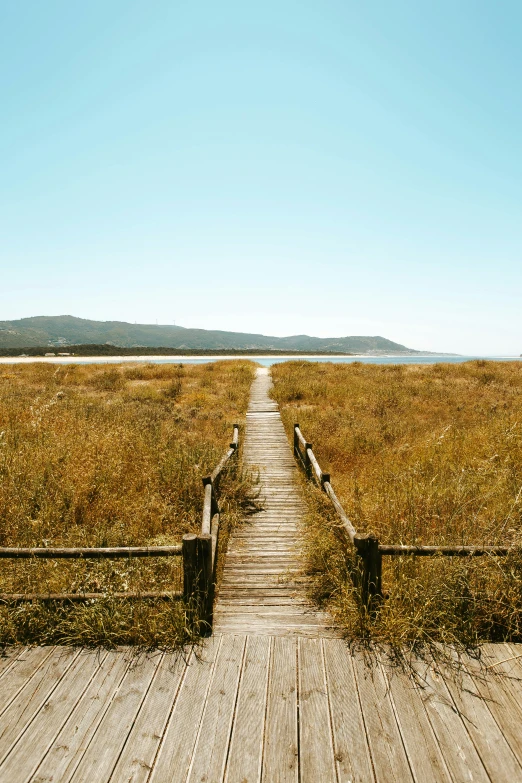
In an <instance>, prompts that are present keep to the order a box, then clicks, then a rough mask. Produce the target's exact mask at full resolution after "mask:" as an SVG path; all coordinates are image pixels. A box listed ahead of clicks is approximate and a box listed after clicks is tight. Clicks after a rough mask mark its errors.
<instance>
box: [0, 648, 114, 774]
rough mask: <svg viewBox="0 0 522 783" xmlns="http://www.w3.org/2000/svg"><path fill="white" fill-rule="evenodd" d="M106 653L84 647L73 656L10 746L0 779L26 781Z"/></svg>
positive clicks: (0, 771)
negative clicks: (23, 729)
mask: <svg viewBox="0 0 522 783" xmlns="http://www.w3.org/2000/svg"><path fill="white" fill-rule="evenodd" d="M106 655H107V653H106V652H105V651H104V650H102V651H95V650H83V651H82V652H81V653H80V655H78V656H77V657H76V659H75V660H74V661H73V663H72V665H71V666H70V667H69V669H68V670H67V671H66V672H65V674H64V675H63V677H62V678H61V680H60V681H59V682H58V685H57V687H56V688H55V689H54V691H53V692H52V693H51V694H50V696H49V697H48V698H47V699H46V700H45V702H44V703H43V705H42V706H41V708H40V710H39V711H38V713H37V714H36V716H35V718H34V719H33V720H32V722H31V723H30V725H29V726H28V727H27V728H26V730H25V731H24V733H23V734H22V736H21V738H20V739H19V740H18V742H17V743H16V745H14V746H12V747H11V752H10V753H9V755H8V756H7V758H6V759H5V760H4V762H3V763H2V764H1V765H0V780H15V779H20V780H26V779H29V778H30V777H31V775H33V774H34V772H35V771H36V768H37V767H38V764H39V761H40V759H42V758H43V757H44V756H45V755H46V753H47V751H48V750H49V748H50V746H51V744H52V743H53V741H54V740H55V738H56V736H57V735H58V734H59V733H60V730H61V728H62V726H63V725H64V723H65V722H66V720H67V718H68V717H69V715H70V714H71V712H72V711H73V709H74V707H75V706H76V704H77V703H78V701H79V700H80V699H81V698H82V696H83V694H84V692H85V690H86V689H87V687H88V686H89V683H90V682H91V679H92V678H93V676H94V675H95V674H96V672H97V671H98V669H99V668H100V665H101V663H102V662H103V660H104V658H105V656H106Z"/></svg>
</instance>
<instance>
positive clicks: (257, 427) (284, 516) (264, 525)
mask: <svg viewBox="0 0 522 783" xmlns="http://www.w3.org/2000/svg"><path fill="white" fill-rule="evenodd" d="M271 385H272V379H271V377H270V374H269V371H268V368H266V367H264V368H262V369H258V370H257V375H256V379H255V381H254V383H253V385H252V390H251V394H250V404H249V407H248V412H247V426H246V434H245V442H244V450H243V461H244V464H245V465H246V466H248V467H253V468H257V469H258V470H259V478H260V497H259V500H260V502H261V503H262V507H263V508H262V511H259V512H258V513H257V514H254V515H253V516H252V517H250V518H249V519H248V521H246V522H245V524H244V525H243V527H241V529H240V530H238V531H236V532H235V533H234V535H233V537H232V538H231V540H230V542H229V545H228V551H227V557H226V561H225V567H224V572H223V579H222V582H221V587H220V590H219V596H218V601H217V604H216V608H215V611H214V631H215V633H248V634H269V635H273V636H309V637H313V638H317V637H319V636H321V637H329V636H337V635H338V634H336V633H335V631H334V629H333V628H332V623H331V620H330V619H329V618H328V616H327V615H326V614H324V612H318V611H317V610H315V609H314V608H313V607H312V606H311V605H310V603H309V601H308V600H307V597H306V579H305V578H304V577H303V575H302V570H303V564H302V557H301V552H300V547H299V542H300V539H301V533H302V529H301V528H302V525H303V523H304V516H305V514H306V505H305V502H304V498H303V496H302V490H301V487H300V485H299V482H298V477H297V470H298V469H297V465H296V462H295V460H294V457H293V454H292V450H291V448H290V445H289V443H288V438H287V436H286V433H285V430H284V428H283V423H282V421H281V416H280V414H279V408H278V406H277V403H276V402H274V400H272V399H271V398H270V396H269V391H270V387H271Z"/></svg>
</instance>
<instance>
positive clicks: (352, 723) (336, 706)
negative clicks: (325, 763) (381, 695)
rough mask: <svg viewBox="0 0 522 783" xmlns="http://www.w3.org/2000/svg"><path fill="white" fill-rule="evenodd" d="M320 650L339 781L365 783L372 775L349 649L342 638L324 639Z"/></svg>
mask: <svg viewBox="0 0 522 783" xmlns="http://www.w3.org/2000/svg"><path fill="white" fill-rule="evenodd" d="M323 650H324V658H325V666H326V682H327V687H328V693H329V698H330V709H331V715H332V729H333V742H334V758H335V763H336V766H337V776H338V780H339V783H368V781H372V780H374V777H373V770H372V765H371V758H370V752H369V749H368V741H367V739H366V732H365V728H364V723H363V719H362V713H361V707H360V704H359V696H358V693H357V687H356V684H355V679H354V674H353V668H352V663H351V653H350V651H349V649H348V646H347V644H346V642H345V641H344V640H342V639H331V640H330V639H328V640H325V641H324V642H323Z"/></svg>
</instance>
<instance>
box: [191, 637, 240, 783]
mask: <svg viewBox="0 0 522 783" xmlns="http://www.w3.org/2000/svg"><path fill="white" fill-rule="evenodd" d="M245 644H246V638H245V637H244V636H225V637H223V639H222V642H221V646H220V648H219V652H218V655H217V659H216V666H215V669H214V672H213V677H212V682H211V685H210V689H209V692H208V696H207V700H206V704H205V710H204V713H203V718H202V721H201V726H200V729H199V733H198V738H197V742H196V747H195V750H194V755H193V758H192V765H191V769H190V773H189V776H188V780H189V781H190V782H191V783H199V781H207V780H208V781H210V780H223V775H224V771H225V764H226V759H227V753H228V748H229V742H230V734H231V731H232V726H233V721H234V711H235V706H236V699H237V692H238V687H239V677H240V674H241V670H242V666H243V655H244V651H245Z"/></svg>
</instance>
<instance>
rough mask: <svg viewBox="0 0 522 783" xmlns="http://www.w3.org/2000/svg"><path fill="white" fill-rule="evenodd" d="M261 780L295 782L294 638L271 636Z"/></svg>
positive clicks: (295, 699)
mask: <svg viewBox="0 0 522 783" xmlns="http://www.w3.org/2000/svg"><path fill="white" fill-rule="evenodd" d="M263 780H267V781H268V780H270V781H273V783H297V781H298V780H299V738H298V724H297V642H296V640H294V639H289V638H284V637H278V636H276V637H275V638H274V639H272V649H271V655H270V672H269V680H268V698H267V711H266V726H265V747H264V755H263Z"/></svg>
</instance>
